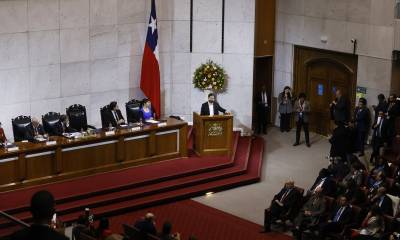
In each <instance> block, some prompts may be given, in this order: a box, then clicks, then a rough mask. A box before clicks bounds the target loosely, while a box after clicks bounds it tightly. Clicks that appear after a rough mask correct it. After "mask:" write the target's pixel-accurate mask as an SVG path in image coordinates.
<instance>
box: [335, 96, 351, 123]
mask: <svg viewBox="0 0 400 240" xmlns="http://www.w3.org/2000/svg"><path fill="white" fill-rule="evenodd" d="M330 107H331V109H332V110H333V120H335V122H342V123H345V124H346V123H348V122H349V119H350V103H349V101H348V100H347V99H346V98H345V97H344V96H343V94H342V91H340V90H339V89H338V90H336V99H335V100H334V101H333V102H332V103H331V104H330Z"/></svg>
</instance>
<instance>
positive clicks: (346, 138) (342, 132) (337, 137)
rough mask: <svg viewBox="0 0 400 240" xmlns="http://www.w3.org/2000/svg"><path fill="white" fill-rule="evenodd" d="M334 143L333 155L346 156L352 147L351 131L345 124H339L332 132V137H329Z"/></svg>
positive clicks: (331, 151)
mask: <svg viewBox="0 0 400 240" xmlns="http://www.w3.org/2000/svg"><path fill="white" fill-rule="evenodd" d="M329 142H330V143H331V144H332V146H331V150H330V156H331V157H337V156H339V157H344V156H346V154H347V153H348V152H349V148H351V142H350V131H349V129H347V128H346V127H345V126H342V125H340V126H338V127H336V128H335V129H334V130H333V132H332V137H331V138H330V139H329Z"/></svg>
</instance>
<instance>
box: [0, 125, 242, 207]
mask: <svg viewBox="0 0 400 240" xmlns="http://www.w3.org/2000/svg"><path fill="white" fill-rule="evenodd" d="M238 141H239V133H238V132H235V134H234V141H233V144H234V146H233V149H234V150H235V151H234V153H236V148H237V143H238ZM234 158H235V155H234V154H232V156H231V158H227V157H204V158H200V157H197V156H193V157H189V158H182V159H174V160H169V161H163V162H158V163H154V164H148V165H144V166H139V167H133V168H129V169H124V170H118V171H114V172H109V173H101V174H97V175H92V176H88V177H82V178H78V179H73V180H68V181H64V182H59V183H51V184H47V185H41V186H36V187H31V188H26V189H21V190H16V191H12V192H4V193H0V202H2V205H1V210H2V211H5V212H8V213H10V214H15V213H18V212H21V211H27V210H28V204H29V199H30V197H31V196H32V195H33V193H34V192H36V191H38V190H42V189H46V190H49V191H51V192H52V193H53V194H54V196H55V198H56V199H57V203H64V202H69V201H74V200H77V199H81V198H87V197H91V196H95V195H102V194H105V193H109V192H115V191H119V190H124V189H129V188H132V187H135V186H143V185H146V184H152V183H156V182H161V181H166V180H170V179H176V178H181V177H184V176H190V175H194V174H200V173H204V172H208V171H215V170H218V169H223V168H227V167H231V166H232V165H233V162H234ZM121 174H123V177H121ZM88 182H90V183H93V182H95V183H96V184H88ZM9 199H13V201H9Z"/></svg>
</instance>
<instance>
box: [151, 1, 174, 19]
mask: <svg viewBox="0 0 400 240" xmlns="http://www.w3.org/2000/svg"><path fill="white" fill-rule="evenodd" d="M150 6H151V1H148V9H149V12H148V14H146V19H147V20H148V17H149V15H150V9H151V8H150ZM173 8H174V6H173V0H170V1H163V0H156V11H157V19H158V20H160V21H170V20H172V17H173V15H172V14H173Z"/></svg>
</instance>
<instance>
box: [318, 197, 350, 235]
mask: <svg viewBox="0 0 400 240" xmlns="http://www.w3.org/2000/svg"><path fill="white" fill-rule="evenodd" d="M352 212H353V211H352V209H351V206H350V204H349V202H348V200H347V198H346V197H345V196H340V197H339V204H338V206H336V207H335V208H333V211H331V212H330V213H329V219H328V221H327V222H323V223H320V225H319V239H325V236H327V235H328V234H329V233H340V232H342V231H343V228H344V227H345V226H346V225H347V224H349V223H351V221H352V218H353V217H352Z"/></svg>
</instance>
